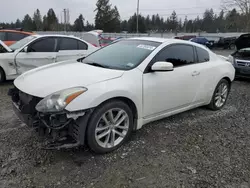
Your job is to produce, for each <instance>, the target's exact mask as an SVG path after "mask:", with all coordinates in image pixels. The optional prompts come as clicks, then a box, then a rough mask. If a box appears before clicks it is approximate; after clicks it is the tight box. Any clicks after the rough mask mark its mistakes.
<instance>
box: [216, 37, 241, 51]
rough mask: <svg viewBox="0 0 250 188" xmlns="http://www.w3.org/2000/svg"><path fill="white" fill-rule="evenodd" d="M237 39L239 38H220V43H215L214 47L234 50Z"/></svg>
mask: <svg viewBox="0 0 250 188" xmlns="http://www.w3.org/2000/svg"><path fill="white" fill-rule="evenodd" d="M236 39H237V37H219V39H218V41H216V42H215V43H214V47H215V48H223V49H230V50H234V49H235V41H236Z"/></svg>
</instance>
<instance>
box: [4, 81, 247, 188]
mask: <svg viewBox="0 0 250 188" xmlns="http://www.w3.org/2000/svg"><path fill="white" fill-rule="evenodd" d="M11 85H12V84H11V82H9V83H6V84H4V85H1V86H0V104H1V106H0V167H1V168H0V187H1V188H5V187H6V188H7V187H8V188H12V187H13V188H15V187H18V188H22V187H27V188H29V187H30V188H31V187H32V188H35V187H46V188H54V187H60V188H71V187H74V188H78V187H79V188H80V187H81V188H82V187H86V188H87V187H88V188H92V187H96V188H113V187H119V188H120V187H121V188H125V187H176V188H189V187H195V188H208V187H220V188H221V187H226V188H249V187H250V137H249V136H250V123H249V120H250V113H249V110H250V107H249V104H250V94H249V93H250V92H249V91H250V82H249V81H235V82H234V83H233V86H232V92H231V94H230V97H229V100H228V103H227V105H226V106H225V108H224V109H223V110H221V111H218V112H213V111H210V110H207V109H206V108H198V109H195V110H191V111H188V112H185V113H182V114H179V115H176V116H173V117H170V118H166V119H164V120H160V121H157V122H154V123H150V124H148V125H145V126H144V127H143V128H142V129H141V130H139V131H137V132H136V133H134V134H133V136H132V138H131V141H130V142H129V143H127V144H125V146H123V147H121V148H120V149H119V150H117V151H115V152H113V153H110V154H107V155H95V154H93V153H91V152H90V151H88V149H87V148H81V149H77V150H68V151H47V150H43V149H41V148H40V144H39V142H38V138H37V137H36V136H34V135H33V134H32V132H31V131H30V130H29V129H28V128H27V127H26V126H24V125H23V124H22V123H21V122H20V121H19V120H18V119H17V118H16V116H15V115H14V114H13V111H12V109H11V102H10V99H9V98H8V97H7V96H6V93H7V90H8V88H10V87H11Z"/></svg>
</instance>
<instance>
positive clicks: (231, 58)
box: [227, 55, 234, 64]
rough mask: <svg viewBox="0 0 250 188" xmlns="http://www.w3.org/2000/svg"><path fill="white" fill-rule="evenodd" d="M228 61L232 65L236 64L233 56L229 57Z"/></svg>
mask: <svg viewBox="0 0 250 188" xmlns="http://www.w3.org/2000/svg"><path fill="white" fill-rule="evenodd" d="M227 61H229V62H230V63H232V64H234V57H233V56H231V55H229V56H228V59H227Z"/></svg>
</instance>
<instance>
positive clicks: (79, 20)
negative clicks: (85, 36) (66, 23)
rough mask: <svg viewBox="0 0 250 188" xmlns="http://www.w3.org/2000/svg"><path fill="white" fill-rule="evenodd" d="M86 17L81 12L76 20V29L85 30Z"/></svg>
mask: <svg viewBox="0 0 250 188" xmlns="http://www.w3.org/2000/svg"><path fill="white" fill-rule="evenodd" d="M84 20H85V19H84V18H83V15H82V14H80V15H79V17H78V18H77V19H76V20H75V22H74V31H83V30H84Z"/></svg>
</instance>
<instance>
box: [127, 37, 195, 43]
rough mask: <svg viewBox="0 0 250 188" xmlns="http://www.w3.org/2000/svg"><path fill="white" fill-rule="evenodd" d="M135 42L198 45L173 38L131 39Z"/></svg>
mask: <svg viewBox="0 0 250 188" xmlns="http://www.w3.org/2000/svg"><path fill="white" fill-rule="evenodd" d="M130 39H134V40H145V41H151V42H160V43H167V44H173V43H183V44H192V45H196V44H195V43H193V42H190V41H185V40H181V39H172V38H157V37H137V38H130Z"/></svg>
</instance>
